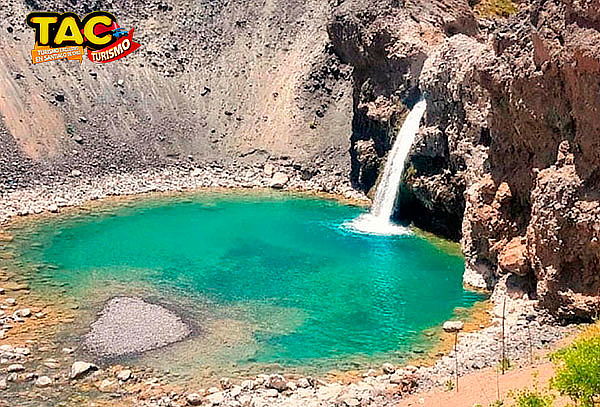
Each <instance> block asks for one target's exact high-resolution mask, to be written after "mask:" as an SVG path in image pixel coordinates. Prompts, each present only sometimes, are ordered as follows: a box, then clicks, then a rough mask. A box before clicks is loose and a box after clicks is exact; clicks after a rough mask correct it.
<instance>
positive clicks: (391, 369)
mask: <svg viewBox="0 0 600 407" xmlns="http://www.w3.org/2000/svg"><path fill="white" fill-rule="evenodd" d="M381 370H383V373H385V374H392V373H394V372H395V371H396V366H394V365H392V364H391V363H384V364H383V365H382V366H381Z"/></svg>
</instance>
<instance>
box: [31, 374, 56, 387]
mask: <svg viewBox="0 0 600 407" xmlns="http://www.w3.org/2000/svg"><path fill="white" fill-rule="evenodd" d="M51 384H52V379H51V378H49V377H48V376H40V377H38V378H37V380H36V381H35V385H36V386H37V387H48V386H50V385H51Z"/></svg>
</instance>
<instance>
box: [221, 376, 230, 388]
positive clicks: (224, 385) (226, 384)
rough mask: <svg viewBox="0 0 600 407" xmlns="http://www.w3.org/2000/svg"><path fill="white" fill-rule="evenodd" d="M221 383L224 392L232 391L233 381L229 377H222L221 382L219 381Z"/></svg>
mask: <svg viewBox="0 0 600 407" xmlns="http://www.w3.org/2000/svg"><path fill="white" fill-rule="evenodd" d="M219 383H220V384H221V388H222V389H223V390H227V389H231V388H232V387H233V383H231V379H229V378H228V377H222V378H221V380H219Z"/></svg>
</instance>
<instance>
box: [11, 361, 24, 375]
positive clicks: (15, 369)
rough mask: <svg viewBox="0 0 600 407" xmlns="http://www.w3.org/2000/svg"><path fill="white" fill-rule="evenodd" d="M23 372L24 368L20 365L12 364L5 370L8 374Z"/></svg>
mask: <svg viewBox="0 0 600 407" xmlns="http://www.w3.org/2000/svg"><path fill="white" fill-rule="evenodd" d="M23 370H25V366H23V365H22V364H20V363H14V364H12V365H9V366H8V368H7V371H8V373H16V372H22V371H23Z"/></svg>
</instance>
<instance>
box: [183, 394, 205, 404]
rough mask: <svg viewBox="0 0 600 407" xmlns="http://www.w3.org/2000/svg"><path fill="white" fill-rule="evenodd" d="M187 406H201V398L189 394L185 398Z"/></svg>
mask: <svg viewBox="0 0 600 407" xmlns="http://www.w3.org/2000/svg"><path fill="white" fill-rule="evenodd" d="M185 400H186V401H187V403H188V405H190V406H199V405H200V404H202V396H201V395H199V394H198V393H190V394H188V395H187V396H186V397H185Z"/></svg>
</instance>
